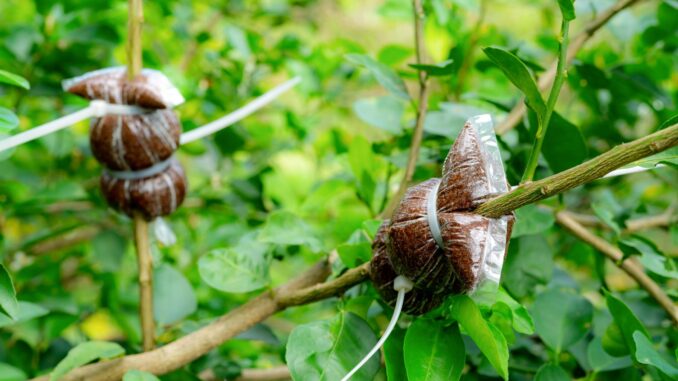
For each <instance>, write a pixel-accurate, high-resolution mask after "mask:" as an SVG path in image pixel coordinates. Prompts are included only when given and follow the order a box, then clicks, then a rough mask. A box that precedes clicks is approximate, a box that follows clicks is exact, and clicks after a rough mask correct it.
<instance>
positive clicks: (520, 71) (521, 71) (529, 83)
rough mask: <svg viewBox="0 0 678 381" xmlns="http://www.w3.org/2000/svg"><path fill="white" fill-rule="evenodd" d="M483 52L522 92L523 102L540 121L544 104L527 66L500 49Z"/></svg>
mask: <svg viewBox="0 0 678 381" xmlns="http://www.w3.org/2000/svg"><path fill="white" fill-rule="evenodd" d="M483 52H485V54H486V55H487V57H488V58H489V59H490V60H491V61H492V62H494V64H495V65H497V66H499V68H500V69H501V71H503V72H504V74H505V75H506V77H507V78H508V79H509V80H510V81H511V82H512V83H513V84H514V85H515V86H516V87H517V88H518V89H520V91H522V93H523V95H525V102H526V103H527V105H528V107H530V108H531V109H532V110H534V112H536V113H537V115H538V116H539V118H540V119H543V117H544V114H545V112H546V104H545V103H544V99H543V98H542V97H541V94H540V93H539V89H538V88H537V84H536V83H535V81H534V78H532V75H531V74H530V72H529V70H528V69H527V66H525V64H524V63H523V61H521V60H520V58H518V57H517V56H515V55H514V54H513V53H510V52H508V51H506V50H504V49H500V48H492V47H490V48H485V49H483Z"/></svg>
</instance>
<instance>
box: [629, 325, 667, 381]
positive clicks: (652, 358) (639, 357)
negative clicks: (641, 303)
mask: <svg viewBox="0 0 678 381" xmlns="http://www.w3.org/2000/svg"><path fill="white" fill-rule="evenodd" d="M633 341H634V345H635V346H636V351H635V358H636V361H638V362H639V363H641V364H645V365H650V366H653V367H655V368H657V369H659V370H660V371H661V372H662V373H664V374H666V375H667V376H668V377H670V378H672V379H674V380H675V379H678V364H676V361H671V360H669V359H668V358H664V357H663V356H662V355H661V354H660V353H659V352H657V350H656V349H654V347H653V346H652V342H650V339H648V338H647V336H645V334H643V333H642V332H640V331H635V332H634V333H633Z"/></svg>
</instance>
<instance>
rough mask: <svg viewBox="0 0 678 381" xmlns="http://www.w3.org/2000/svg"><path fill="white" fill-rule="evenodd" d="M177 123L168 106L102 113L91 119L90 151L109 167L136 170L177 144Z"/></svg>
mask: <svg viewBox="0 0 678 381" xmlns="http://www.w3.org/2000/svg"><path fill="white" fill-rule="evenodd" d="M180 136H181V124H180V122H179V119H178V118H177V116H176V114H175V113H174V111H172V110H157V111H153V112H149V113H147V114H140V115H106V116H104V117H102V118H97V119H93V120H92V126H91V129H90V145H91V147H92V154H94V157H96V159H97V160H98V161H99V162H101V163H102V164H103V165H104V166H105V167H107V168H109V169H112V170H138V169H144V168H148V167H150V166H152V165H153V164H155V163H158V162H160V161H163V160H165V159H167V158H169V157H170V156H171V155H172V153H174V151H176V149H177V148H178V147H179V138H180Z"/></svg>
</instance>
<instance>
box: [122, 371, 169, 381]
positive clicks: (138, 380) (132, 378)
mask: <svg viewBox="0 0 678 381" xmlns="http://www.w3.org/2000/svg"><path fill="white" fill-rule="evenodd" d="M122 381H160V379H159V378H158V377H156V376H155V375H154V374H152V373H148V372H144V371H141V370H128V371H127V373H125V376H123V378H122Z"/></svg>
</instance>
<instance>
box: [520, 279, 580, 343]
mask: <svg viewBox="0 0 678 381" xmlns="http://www.w3.org/2000/svg"><path fill="white" fill-rule="evenodd" d="M532 317H533V318H534V324H535V329H536V331H537V334H538V335H539V336H540V337H541V338H542V340H543V341H544V343H545V344H546V345H548V346H549V347H551V349H553V350H554V351H555V352H556V353H561V352H562V351H563V350H564V349H567V348H568V347H570V346H571V345H572V344H574V343H575V342H577V341H578V340H579V339H581V338H582V337H584V335H586V332H588V328H589V325H590V323H591V319H592V317H593V306H591V302H589V301H588V300H587V299H586V298H584V297H583V296H581V295H577V294H575V293H573V292H566V291H564V290H560V289H549V290H547V291H545V292H542V293H541V294H539V295H538V296H537V298H536V300H535V301H534V304H533V305H532Z"/></svg>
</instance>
